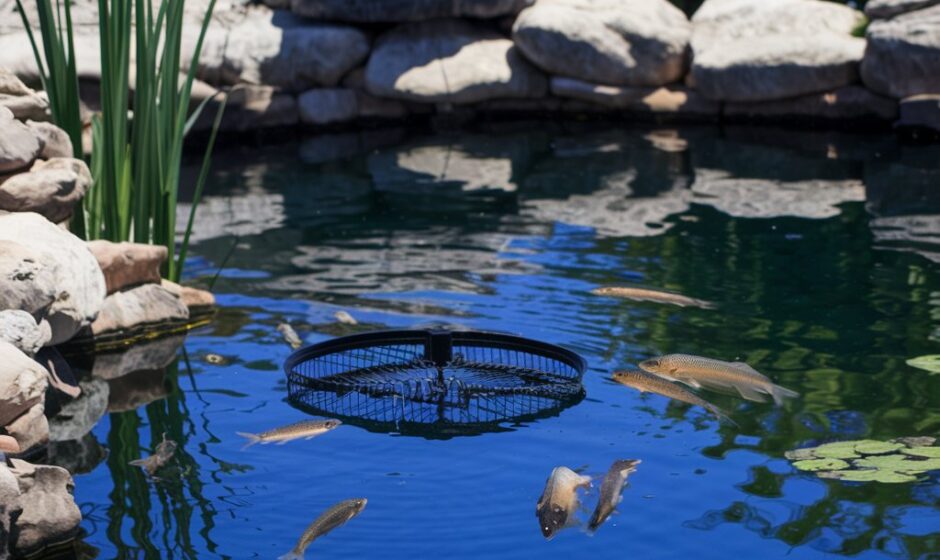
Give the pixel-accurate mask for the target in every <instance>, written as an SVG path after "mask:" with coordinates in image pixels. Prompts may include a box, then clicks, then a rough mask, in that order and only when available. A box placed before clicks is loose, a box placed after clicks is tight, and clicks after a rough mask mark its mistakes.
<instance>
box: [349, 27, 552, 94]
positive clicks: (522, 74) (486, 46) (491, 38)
mask: <svg viewBox="0 0 940 560" xmlns="http://www.w3.org/2000/svg"><path fill="white" fill-rule="evenodd" d="M365 81H366V87H367V89H368V91H369V93H371V94H373V95H376V96H379V97H389V98H395V99H405V100H412V101H424V102H448V103H474V102H478V101H483V100H486V99H491V98H506V97H541V96H542V95H544V94H545V91H546V89H547V88H546V86H547V83H546V82H547V81H546V79H545V76H543V75H542V74H541V73H540V72H539V71H538V70H537V69H536V68H534V67H533V66H532V65H531V64H529V63H528V62H527V61H526V60H525V59H524V58H523V57H522V56H521V54H520V53H519V52H518V50H517V49H516V48H515V47H513V44H512V41H510V40H508V39H506V38H503V37H502V36H500V35H499V34H498V33H496V32H495V31H492V30H489V29H487V28H484V27H482V26H478V25H474V24H471V23H468V22H465V21H460V20H436V21H431V22H422V23H411V24H405V25H401V26H399V27H396V28H394V29H392V30H391V31H389V32H387V33H385V34H383V35H382V36H381V37H379V39H378V40H377V42H376V46H375V49H374V50H373V52H372V56H371V57H370V58H369V63H368V64H367V66H366V73H365Z"/></svg>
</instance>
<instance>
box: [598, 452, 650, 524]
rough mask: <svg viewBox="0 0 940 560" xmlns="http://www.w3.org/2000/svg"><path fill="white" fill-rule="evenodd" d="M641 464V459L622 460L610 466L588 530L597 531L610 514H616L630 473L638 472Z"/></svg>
mask: <svg viewBox="0 0 940 560" xmlns="http://www.w3.org/2000/svg"><path fill="white" fill-rule="evenodd" d="M641 462H642V461H640V460H639V459H620V460H618V461H614V464H613V465H611V466H610V470H608V471H607V476H605V477H604V482H602V483H601V495H600V498H598V500H597V507H595V508H594V513H592V514H591V519H590V521H588V528H589V529H590V530H591V531H596V530H597V528H598V527H600V526H601V523H603V522H604V521H606V520H607V518H608V517H610V514H611V513H613V512H614V509H615V508H616V507H617V504H619V503H620V500H621V499H622V497H621V494H622V493H623V487H624V485H625V484H626V483H627V477H628V476H630V473H632V472H634V471H636V467H637V465H639V464H640V463H641Z"/></svg>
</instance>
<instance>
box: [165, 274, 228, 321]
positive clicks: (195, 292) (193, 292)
mask: <svg viewBox="0 0 940 560" xmlns="http://www.w3.org/2000/svg"><path fill="white" fill-rule="evenodd" d="M162 284H163V287H164V288H166V289H168V290H170V291H171V292H173V293H174V294H176V295H178V296H179V298H180V299H181V300H182V301H183V304H184V305H186V307H188V308H189V311H190V314H192V313H193V312H194V311H203V310H205V309H207V308H209V307H214V306H215V296H214V295H212V292H209V291H207V290H200V289H199V288H193V287H192V286H180V285H179V284H177V283H175V282H171V281H169V280H163V281H162Z"/></svg>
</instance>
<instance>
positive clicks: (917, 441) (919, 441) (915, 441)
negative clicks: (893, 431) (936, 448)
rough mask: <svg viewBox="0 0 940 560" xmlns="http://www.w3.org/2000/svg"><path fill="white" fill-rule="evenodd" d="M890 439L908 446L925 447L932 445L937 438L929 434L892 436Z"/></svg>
mask: <svg viewBox="0 0 940 560" xmlns="http://www.w3.org/2000/svg"><path fill="white" fill-rule="evenodd" d="M891 441H895V442H897V443H903V444H904V445H906V446H908V447H927V446H930V445H933V444H934V443H936V442H937V438H935V437H930V436H912V437H899V438H894V439H893V440H891Z"/></svg>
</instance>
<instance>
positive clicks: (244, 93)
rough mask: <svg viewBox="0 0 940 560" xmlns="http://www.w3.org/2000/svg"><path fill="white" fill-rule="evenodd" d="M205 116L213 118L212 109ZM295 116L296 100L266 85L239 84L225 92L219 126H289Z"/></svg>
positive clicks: (238, 128) (229, 128)
mask: <svg viewBox="0 0 940 560" xmlns="http://www.w3.org/2000/svg"><path fill="white" fill-rule="evenodd" d="M206 115H207V116H209V117H214V115H215V111H213V110H212V108H207V109H206ZM298 119H299V116H298V111H297V99H296V98H295V97H294V96H293V95H292V94H290V93H284V92H281V91H278V90H277V89H275V88H272V87H270V86H255V85H249V84H242V85H240V86H238V87H236V88H234V89H233V90H232V91H231V92H230V93H229V98H228V104H227V105H226V106H225V115H224V117H223V119H222V124H221V126H220V128H221V129H222V130H225V131H237V132H244V131H249V130H258V129H259V128H274V127H279V126H293V125H295V124H297V122H298Z"/></svg>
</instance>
